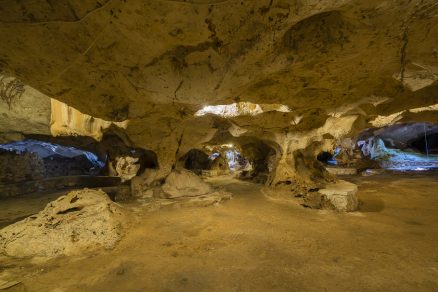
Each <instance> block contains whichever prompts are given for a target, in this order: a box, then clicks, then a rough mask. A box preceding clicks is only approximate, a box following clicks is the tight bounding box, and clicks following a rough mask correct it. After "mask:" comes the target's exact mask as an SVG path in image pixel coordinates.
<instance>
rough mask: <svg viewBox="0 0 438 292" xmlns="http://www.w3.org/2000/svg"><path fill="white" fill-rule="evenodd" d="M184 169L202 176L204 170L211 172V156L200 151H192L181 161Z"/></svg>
mask: <svg viewBox="0 0 438 292" xmlns="http://www.w3.org/2000/svg"><path fill="white" fill-rule="evenodd" d="M180 160H181V161H182V162H183V164H184V168H186V169H188V170H191V171H193V172H194V173H196V174H198V175H200V174H202V171H203V170H209V169H210V168H211V159H210V158H209V155H208V154H207V153H205V152H204V151H202V150H199V149H191V150H190V151H189V152H187V154H186V155H184V156H183V157H182V158H181V159H180Z"/></svg>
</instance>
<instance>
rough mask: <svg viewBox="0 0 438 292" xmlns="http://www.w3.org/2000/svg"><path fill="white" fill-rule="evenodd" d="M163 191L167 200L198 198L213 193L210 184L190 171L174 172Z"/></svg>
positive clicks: (167, 179)
mask: <svg viewBox="0 0 438 292" xmlns="http://www.w3.org/2000/svg"><path fill="white" fill-rule="evenodd" d="M162 190H163V192H164V193H165V196H166V198H178V197H196V196H201V195H205V194H208V193H211V192H212V188H211V186H210V185H209V184H207V183H206V182H204V181H203V180H202V179H201V178H200V177H199V176H197V175H196V174H194V173H193V172H191V171H188V170H184V169H182V170H174V171H172V172H171V173H170V174H169V176H168V177H167V178H166V181H165V183H164V185H163V186H162Z"/></svg>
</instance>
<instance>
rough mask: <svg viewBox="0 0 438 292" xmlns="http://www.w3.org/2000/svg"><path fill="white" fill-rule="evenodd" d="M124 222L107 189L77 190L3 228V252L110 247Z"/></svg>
mask: <svg viewBox="0 0 438 292" xmlns="http://www.w3.org/2000/svg"><path fill="white" fill-rule="evenodd" d="M124 222H125V216H124V213H123V211H122V209H121V207H119V206H118V205H117V204H115V203H113V202H112V201H111V200H110V199H109V197H108V196H107V194H106V193H104V192H103V191H97V190H91V189H84V190H78V191H73V192H70V193H69V194H67V195H65V196H62V197H60V198H58V199H57V200H55V201H53V202H50V203H49V204H48V205H47V206H46V207H45V208H44V210H42V211H41V212H39V213H38V214H36V215H32V216H30V217H28V218H26V219H24V220H22V221H19V222H17V223H15V224H12V225H9V226H7V227H5V228H3V229H2V230H0V252H2V253H4V254H6V255H8V256H14V257H34V256H38V257H48V258H51V257H57V256H61V255H75V254H80V253H82V252H84V251H90V250H96V249H101V248H106V249H109V248H112V247H114V246H115V244H116V243H117V242H118V241H119V240H120V238H121V236H122V226H123V223H124Z"/></svg>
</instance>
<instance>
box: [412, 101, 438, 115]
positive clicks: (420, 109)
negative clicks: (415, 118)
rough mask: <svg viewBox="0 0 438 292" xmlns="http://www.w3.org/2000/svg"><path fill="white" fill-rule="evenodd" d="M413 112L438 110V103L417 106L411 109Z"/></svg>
mask: <svg viewBox="0 0 438 292" xmlns="http://www.w3.org/2000/svg"><path fill="white" fill-rule="evenodd" d="M409 111H410V112H411V113H421V112H427V111H438V103H437V104H434V105H430V106H425V107H417V108H413V109H410V110H409Z"/></svg>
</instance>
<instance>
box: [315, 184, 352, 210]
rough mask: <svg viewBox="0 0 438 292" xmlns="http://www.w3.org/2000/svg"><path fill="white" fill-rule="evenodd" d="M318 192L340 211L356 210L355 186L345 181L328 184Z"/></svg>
mask: <svg viewBox="0 0 438 292" xmlns="http://www.w3.org/2000/svg"><path fill="white" fill-rule="evenodd" d="M319 193H320V194H322V195H324V197H325V199H326V200H327V201H328V202H330V204H331V205H332V206H333V207H334V209H335V210H337V211H341V212H351V211H356V210H357V207H358V199H357V186H356V185H355V184H352V183H349V182H347V181H343V180H340V181H337V182H336V183H332V184H328V185H327V186H326V187H325V188H324V189H320V190H319Z"/></svg>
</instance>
